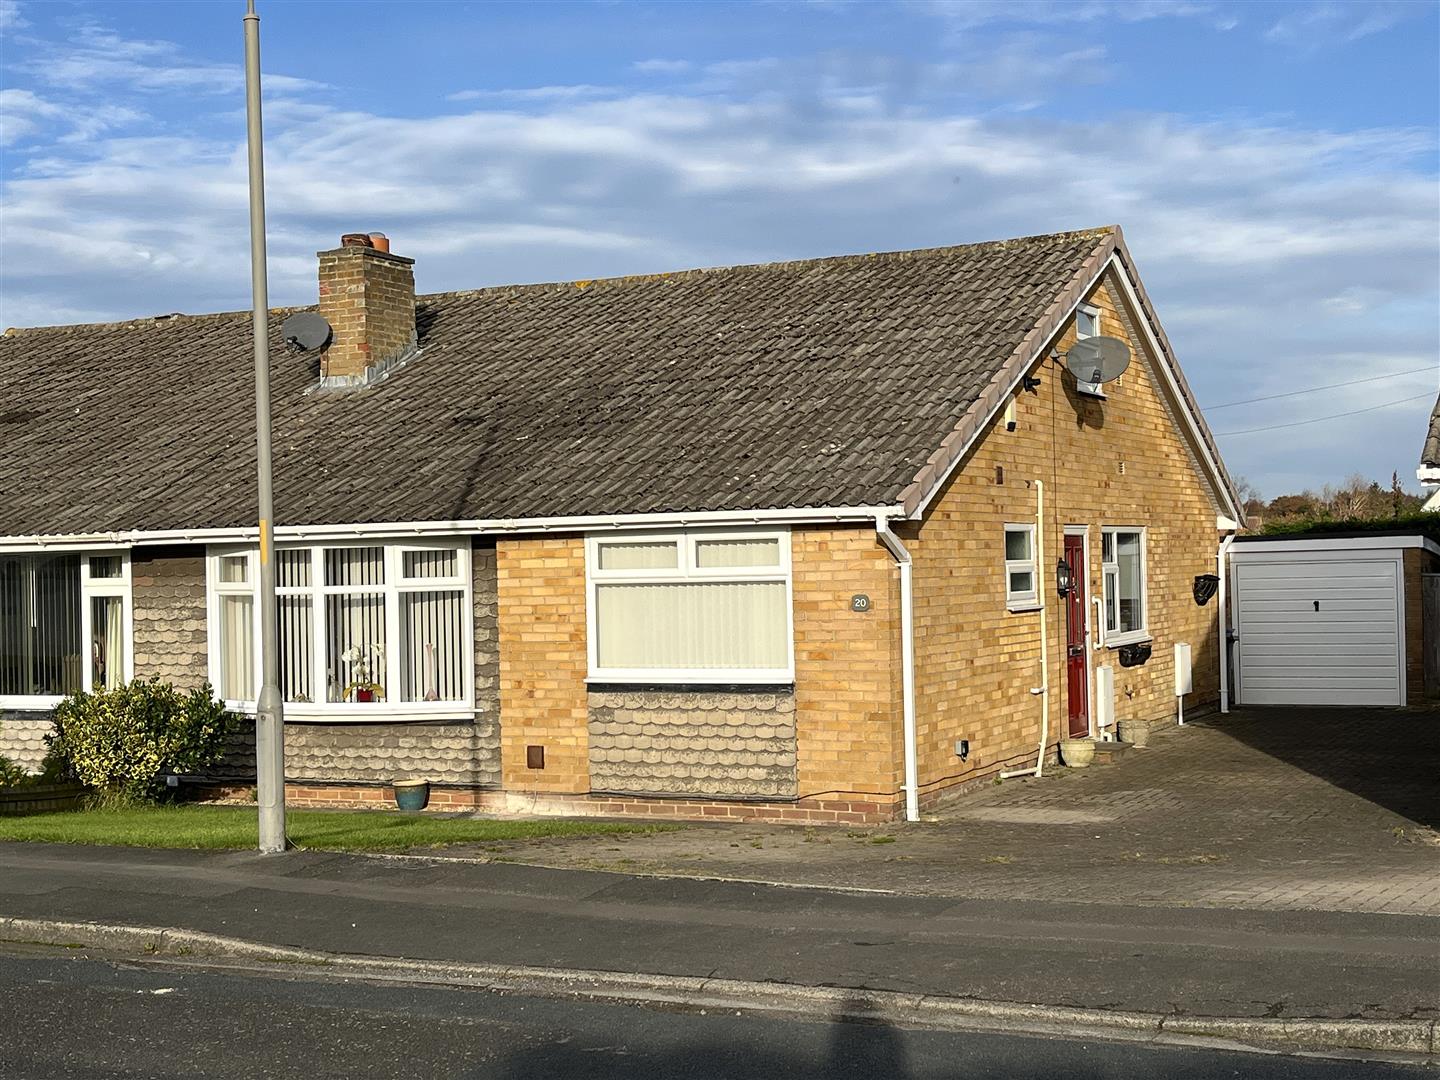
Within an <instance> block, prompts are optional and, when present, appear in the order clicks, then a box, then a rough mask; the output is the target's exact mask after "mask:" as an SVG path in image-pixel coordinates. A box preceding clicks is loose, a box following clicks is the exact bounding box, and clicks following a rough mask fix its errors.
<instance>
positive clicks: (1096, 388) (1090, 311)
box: [1075, 304, 1105, 398]
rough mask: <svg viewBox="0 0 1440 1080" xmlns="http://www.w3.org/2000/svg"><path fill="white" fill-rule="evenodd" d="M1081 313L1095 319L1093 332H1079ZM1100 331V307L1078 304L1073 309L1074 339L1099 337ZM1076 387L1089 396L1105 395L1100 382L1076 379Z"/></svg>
mask: <svg viewBox="0 0 1440 1080" xmlns="http://www.w3.org/2000/svg"><path fill="white" fill-rule="evenodd" d="M1082 315H1083V316H1085V317H1086V318H1090V319H1094V320H1095V322H1094V332H1093V333H1089V334H1082V333H1081V332H1080V317H1081V316H1082ZM1101 333H1102V331H1101V327H1100V309H1099V308H1098V307H1096V306H1095V305H1094V304H1081V305H1079V306H1078V307H1077V308H1076V309H1075V340H1076V341H1084V340H1085V339H1086V338H1092V337H1099V336H1100V335H1101ZM1076 388H1077V389H1078V390H1079V391H1080V393H1082V394H1085V395H1087V396H1089V397H1097V398H1103V397H1104V396H1105V390H1104V388H1103V385H1102V384H1101V383H1082V382H1078V381H1077V383H1076Z"/></svg>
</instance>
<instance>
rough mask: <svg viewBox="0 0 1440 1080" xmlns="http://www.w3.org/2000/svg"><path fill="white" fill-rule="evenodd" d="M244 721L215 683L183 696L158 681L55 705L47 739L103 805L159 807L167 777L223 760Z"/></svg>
mask: <svg viewBox="0 0 1440 1080" xmlns="http://www.w3.org/2000/svg"><path fill="white" fill-rule="evenodd" d="M239 722H240V721H239V717H237V716H235V715H234V714H233V713H229V712H226V710H225V707H224V706H223V705H222V704H221V703H220V702H218V701H216V700H215V696H214V693H213V692H212V691H211V688H210V684H209V683H206V684H205V685H204V686H203V687H201V688H200V689H199V690H195V691H192V692H191V693H190V694H182V693H181V692H180V691H179V690H176V689H175V687H173V686H171V685H170V684H169V683H164V682H161V681H160V680H159V679H150V680H148V681H145V680H140V679H136V680H135V681H134V682H132V683H128V684H126V685H123V686H118V687H116V688H115V689H114V690H102V691H99V692H97V693H93V694H87V693H85V692H83V691H81V692H79V693H75V694H71V695H70V696H69V697H67V698H66V699H65V700H64V701H62V702H61V703H60V704H59V705H57V706H55V732H54V734H52V735H49V736H47V737H46V738H47V740H48V742H49V744H50V753H51V757H52V758H53V759H55V761H56V762H57V763H58V765H59V767H61V768H63V770H64V771H67V772H69V773H71V774H73V775H74V776H75V778H76V779H77V780H79V781H80V782H81V783H82V784H84V785H85V786H86V787H89V788H92V789H94V791H95V792H96V793H97V795H98V796H99V799H100V801H101V802H102V803H106V804H123V803H133V802H140V801H147V800H149V801H153V800H155V799H157V798H158V797H159V796H160V795H161V794H163V793H164V791H165V776H166V774H167V773H193V772H197V771H199V770H200V769H203V768H205V767H206V766H208V765H213V764H214V763H215V762H217V761H218V760H219V759H220V757H221V756H222V755H223V754H224V752H225V748H226V746H227V745H228V743H229V740H230V737H231V735H232V734H233V733H234V732H235V730H236V727H237V725H238V724H239Z"/></svg>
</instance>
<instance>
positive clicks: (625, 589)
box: [585, 529, 795, 683]
mask: <svg viewBox="0 0 1440 1080" xmlns="http://www.w3.org/2000/svg"><path fill="white" fill-rule="evenodd" d="M585 564H586V612H587V625H586V631H587V633H586V637H587V641H588V647H589V654H590V678H591V680H592V681H594V682H664V683H788V682H792V681H793V680H794V677H795V658H794V656H795V650H794V632H793V628H792V615H791V606H790V592H791V586H790V533H789V530H786V529H768V530H752V529H747V530H732V531H709V530H677V531H672V532H663V533H647V534H644V535H640V534H633V533H604V534H599V535H591V536H589V537H587V538H586V541H585Z"/></svg>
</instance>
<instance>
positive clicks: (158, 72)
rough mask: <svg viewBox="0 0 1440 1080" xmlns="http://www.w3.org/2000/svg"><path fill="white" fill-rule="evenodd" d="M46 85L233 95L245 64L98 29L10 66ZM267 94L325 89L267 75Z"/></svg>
mask: <svg viewBox="0 0 1440 1080" xmlns="http://www.w3.org/2000/svg"><path fill="white" fill-rule="evenodd" d="M8 66H9V67H11V68H12V70H13V71H15V72H18V73H21V74H24V75H28V76H29V77H30V78H32V79H33V80H35V81H36V82H38V83H41V84H43V85H45V86H48V87H51V88H54V89H59V90H64V91H69V92H82V91H90V90H95V89H98V88H102V87H109V88H116V87H118V88H122V89H124V90H128V91H133V92H139V93H146V94H160V93H166V94H175V93H202V94H233V93H236V92H239V91H242V90H243V89H244V87H245V69H244V68H243V67H242V66H241V65H239V64H215V63H207V62H203V61H197V60H194V59H191V58H189V57H187V56H185V55H184V54H183V52H182V51H181V49H180V47H179V46H178V45H176V44H175V43H174V42H169V41H146V40H137V39H133V38H124V37H121V36H120V35H118V34H116V33H114V32H113V31H111V30H109V29H107V28H105V27H102V26H99V25H96V24H87V25H85V26H82V27H81V28H80V29H79V30H78V31H77V32H76V34H75V35H74V37H73V39H72V40H70V41H68V42H65V43H64V44H60V43H56V42H47V41H37V42H34V43H33V44H32V48H31V49H30V50H29V52H28V55H26V56H25V57H23V58H22V59H20V60H17V61H12V62H11V63H10V64H9V65H8ZM265 87H266V91H267V93H270V94H277V93H278V94H283V93H297V92H301V91H309V90H316V89H321V88H322V84H320V83H317V82H314V81H312V80H310V79H301V78H296V77H294V76H288V75H280V74H267V75H266V77H265Z"/></svg>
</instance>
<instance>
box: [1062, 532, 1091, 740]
mask: <svg viewBox="0 0 1440 1080" xmlns="http://www.w3.org/2000/svg"><path fill="white" fill-rule="evenodd" d="M1065 562H1066V563H1067V564H1068V565H1069V567H1070V580H1071V582H1072V584H1071V586H1070V593H1069V595H1067V596H1066V597H1065V685H1066V689H1067V690H1068V693H1067V694H1066V700H1067V701H1068V702H1069V705H1070V708H1069V716H1070V725H1069V729H1068V730H1069V733H1070V737H1071V738H1072V739H1083V738H1085V737H1086V736H1087V735H1089V734H1090V673H1089V670H1088V668H1087V667H1086V664H1085V611H1086V608H1085V603H1086V599H1085V591H1086V590H1085V582H1086V580H1087V575H1086V572H1085V571H1086V567H1085V538H1084V537H1083V536H1066V537H1065Z"/></svg>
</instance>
